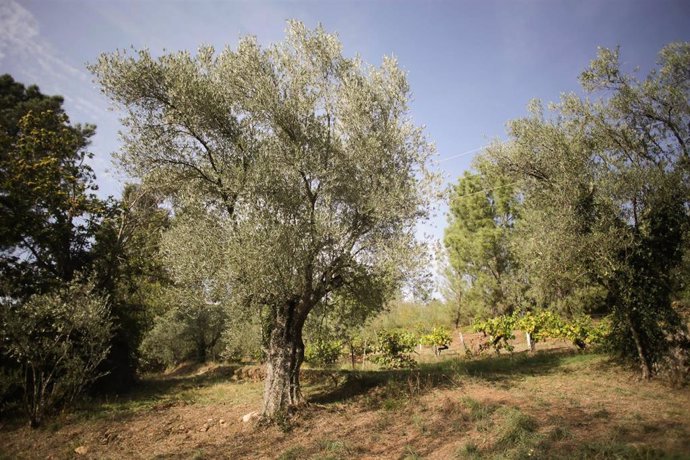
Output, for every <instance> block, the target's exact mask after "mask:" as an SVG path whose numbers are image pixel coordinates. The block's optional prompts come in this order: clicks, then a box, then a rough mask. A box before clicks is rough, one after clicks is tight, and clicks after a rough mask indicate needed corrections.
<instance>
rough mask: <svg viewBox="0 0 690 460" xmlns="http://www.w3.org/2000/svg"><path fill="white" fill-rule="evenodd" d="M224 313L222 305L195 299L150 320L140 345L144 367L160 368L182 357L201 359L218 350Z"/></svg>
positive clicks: (225, 315)
mask: <svg viewBox="0 0 690 460" xmlns="http://www.w3.org/2000/svg"><path fill="white" fill-rule="evenodd" d="M227 320H228V312H227V309H226V307H225V306H224V305H222V304H216V303H206V302H204V301H201V300H198V299H195V300H193V301H190V303H188V304H184V305H180V306H175V307H173V308H172V309H171V310H168V311H167V312H166V313H164V314H163V315H161V316H159V317H157V318H156V319H155V320H154V325H153V328H152V329H151V330H150V331H149V332H148V333H147V334H146V335H145V336H144V340H143V341H142V343H141V346H140V352H141V357H142V361H143V363H142V364H143V365H144V367H146V368H148V369H152V370H160V369H164V368H166V367H171V366H174V365H176V364H179V363H181V362H183V361H186V360H190V359H192V360H195V361H197V362H205V361H207V360H208V359H215V358H216V357H217V356H218V355H219V354H220V351H221V348H222V344H221V340H220V339H221V336H222V334H223V331H224V330H225V329H226V326H227Z"/></svg>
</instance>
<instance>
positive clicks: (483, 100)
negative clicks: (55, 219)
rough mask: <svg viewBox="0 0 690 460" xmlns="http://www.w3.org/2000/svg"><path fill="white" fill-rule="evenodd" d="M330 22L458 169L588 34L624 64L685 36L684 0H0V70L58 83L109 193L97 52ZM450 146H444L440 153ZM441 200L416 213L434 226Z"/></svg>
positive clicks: (569, 75)
mask: <svg viewBox="0 0 690 460" xmlns="http://www.w3.org/2000/svg"><path fill="white" fill-rule="evenodd" d="M290 18H296V19H299V20H302V21H304V22H305V23H306V24H307V25H308V26H310V27H313V26H315V25H317V24H318V23H322V24H323V25H324V27H325V28H326V29H327V30H328V31H330V32H336V33H337V34H338V35H339V36H340V39H341V40H342V42H343V43H344V47H345V52H346V53H347V54H349V55H354V54H355V53H359V54H361V55H362V57H363V58H364V59H365V60H366V61H368V62H370V63H379V62H380V61H381V57H382V56H383V55H390V54H393V55H395V56H396V57H397V58H398V60H399V62H400V65H401V66H402V67H403V68H404V69H406V70H407V71H408V75H409V81H410V84H411V87H412V91H413V93H414V101H413V103H412V115H413V117H414V119H415V120H416V121H417V123H419V124H424V125H426V127H427V131H426V132H427V134H428V136H429V138H430V139H431V140H433V141H434V142H435V143H436V145H437V150H438V159H439V160H440V163H439V167H440V168H441V169H442V170H443V172H444V174H445V176H446V178H447V180H449V181H455V180H456V179H457V177H458V176H459V175H460V174H462V172H463V171H464V170H465V169H468V168H469V167H470V163H471V160H472V157H473V156H474V154H475V153H476V152H477V151H478V149H479V148H480V147H482V146H484V145H486V144H487V143H488V142H489V141H490V140H492V139H496V138H504V137H505V123H506V121H508V120H510V119H513V118H516V117H519V116H522V115H524V114H525V113H526V110H525V107H526V105H527V103H528V102H529V100H530V99H532V98H540V99H542V100H544V101H553V100H557V99H558V98H559V95H560V94H561V93H563V92H571V91H576V90H577V89H578V84H577V76H578V74H579V73H580V72H581V71H582V70H583V69H584V68H585V67H586V66H587V64H588V63H589V61H590V60H591V59H593V58H594V56H595V54H596V49H597V47H598V46H605V47H615V46H617V45H620V46H621V50H622V60H623V62H624V64H625V65H626V66H627V67H628V68H630V69H631V68H632V67H634V66H639V67H640V68H641V69H642V70H643V71H645V70H647V69H649V68H651V67H652V66H653V65H654V63H655V61H656V55H657V52H658V51H659V49H660V48H661V47H662V46H663V45H665V44H666V43H669V42H671V41H681V40H682V41H687V40H690V27H689V26H690V1H670V0H657V1H619V0H609V1H604V0H600V1H589V0H578V1H575V0H573V1H556V0H552V1H545V0H544V1H536V0H534V1H518V0H513V1H508V0H501V1H491V0H488V1H479V0H477V1H455V2H442V1H415V2H412V1H370V2H364V1H357V2H345V1H342V2H340V1H339V2H336V1H321V2H316V1H310V2H297V1H281V2H263V1H253V2H235V1H223V2H221V1H210V0H205V1H196V2H192V1H153V0H150V1H136V2H134V1H117V0H110V1H106V0H91V1H56V0H35V1H15V0H0V73H10V74H12V75H13V76H14V77H15V79H17V80H19V81H21V82H23V83H27V84H28V83H36V84H38V85H39V86H40V87H41V90H42V91H43V92H44V93H48V94H61V95H63V96H65V99H66V107H67V111H68V114H69V115H70V116H71V118H72V119H73V120H74V121H78V122H90V123H95V124H96V125H97V126H98V132H97V135H96V138H95V141H94V144H93V146H92V151H93V152H94V153H95V158H94V161H93V166H94V169H95V171H96V174H97V176H98V181H99V185H100V187H101V193H103V194H104V195H108V194H112V195H118V194H119V190H120V187H121V180H122V178H120V177H118V174H117V171H114V170H113V167H112V165H111V164H110V154H111V153H112V152H115V151H117V150H118V146H119V140H118V134H117V132H118V129H119V123H118V120H117V114H116V113H114V112H112V111H108V110H107V108H108V101H107V100H105V99H104V98H103V97H102V96H101V95H100V93H99V91H98V89H97V88H96V87H95V85H94V83H93V82H92V78H91V76H90V75H89V74H88V72H87V71H86V69H85V65H86V63H90V62H94V61H95V60H96V58H97V56H98V55H99V54H100V53H101V52H107V51H113V50H115V49H117V48H128V47H130V46H134V47H135V48H141V47H148V48H150V49H151V50H152V51H153V52H155V53H159V52H161V51H162V50H163V49H167V50H178V49H190V50H194V49H196V48H197V47H198V46H199V45H200V44H202V43H203V44H212V45H214V46H216V47H217V48H221V47H223V46H225V45H230V46H234V45H235V44H236V43H237V40H238V38H239V37H240V36H242V35H247V34H251V35H256V36H257V37H258V39H259V41H260V42H262V43H264V44H268V43H271V42H275V41H279V40H281V38H282V37H283V32H284V29H285V20H286V19H290ZM449 157H453V158H452V159H449V160H444V159H447V158H449ZM444 225H445V216H443V210H441V212H440V213H439V215H437V216H436V217H435V218H434V219H432V221H431V222H430V223H429V224H428V225H425V226H424V227H423V231H424V232H425V233H428V234H431V235H432V236H433V237H436V238H438V237H440V236H441V235H442V232H443V227H444Z"/></svg>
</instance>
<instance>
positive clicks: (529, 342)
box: [525, 332, 535, 351]
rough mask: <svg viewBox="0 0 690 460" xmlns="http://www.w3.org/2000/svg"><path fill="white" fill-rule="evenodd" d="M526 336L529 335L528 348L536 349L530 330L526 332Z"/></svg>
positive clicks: (530, 349)
mask: <svg viewBox="0 0 690 460" xmlns="http://www.w3.org/2000/svg"><path fill="white" fill-rule="evenodd" d="M525 336H526V337H527V349H528V350H529V351H534V348H535V347H534V343H532V336H530V335H529V332H525Z"/></svg>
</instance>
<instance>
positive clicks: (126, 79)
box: [92, 22, 433, 418]
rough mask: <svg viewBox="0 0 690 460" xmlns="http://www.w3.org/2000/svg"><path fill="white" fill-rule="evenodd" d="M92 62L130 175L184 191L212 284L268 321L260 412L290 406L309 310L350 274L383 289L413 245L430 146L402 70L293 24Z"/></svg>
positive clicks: (401, 271)
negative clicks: (259, 35)
mask: <svg viewBox="0 0 690 460" xmlns="http://www.w3.org/2000/svg"><path fill="white" fill-rule="evenodd" d="M92 71H93V72H94V73H95V75H96V77H97V79H98V81H99V82H100V84H101V86H102V88H103V91H104V92H105V93H106V94H107V95H108V96H109V97H110V98H111V99H112V100H113V101H114V102H115V103H116V104H118V105H119V106H120V107H122V108H123V109H124V110H125V116H124V120H123V123H124V125H125V128H126V133H125V135H124V151H123V153H122V155H121V160H122V164H123V165H124V166H125V167H126V169H127V171H128V172H129V174H131V175H133V176H136V177H140V178H141V179H143V180H144V181H145V182H147V183H149V184H152V183H153V184H156V185H157V186H158V187H159V188H160V189H161V190H162V191H164V192H165V193H166V194H167V195H168V196H169V197H170V198H171V199H172V200H177V202H179V203H188V204H189V203H194V206H196V208H197V209H198V210H199V211H201V213H202V214H203V216H204V217H203V219H204V220H205V221H206V222H211V223H212V225H205V226H202V227H203V228H211V229H212V231H210V234H209V235H207V236H205V235H204V233H203V228H200V229H196V230H195V233H194V235H195V237H196V238H201V239H203V240H204V243H205V246H206V247H209V249H210V250H211V251H213V252H214V253H216V254H219V255H220V256H221V258H222V261H223V263H222V264H220V265H219V267H218V268H217V270H215V271H214V275H213V278H214V280H215V282H216V283H220V284H216V285H215V286H214V289H221V290H223V292H224V293H225V294H226V295H227V296H229V297H230V298H232V299H233V301H234V303H235V304H236V305H240V306H242V307H243V308H244V309H246V310H250V309H261V310H262V312H263V313H262V317H263V318H266V319H267V322H268V324H267V334H266V340H265V347H266V356H267V369H266V373H267V377H266V382H265V392H264V405H263V414H264V416H266V417H267V418H274V417H276V416H278V415H280V414H283V413H284V412H285V411H287V410H288V409H289V408H290V407H292V406H295V405H298V404H300V403H301V402H302V401H303V397H302V394H301V391H300V382H299V369H300V365H301V364H302V361H303V358H304V343H303V340H302V328H303V325H304V322H305V320H306V319H307V316H308V315H309V313H310V312H311V311H312V309H313V308H314V307H315V306H316V305H317V304H319V303H320V302H323V301H324V300H325V299H328V298H329V297H330V296H333V295H336V294H337V293H338V292H339V291H340V290H343V289H348V287H351V286H353V285H357V284H360V283H366V284H368V285H369V286H370V287H371V289H376V290H378V291H380V292H382V293H388V292H389V291H390V290H391V289H393V288H394V287H395V286H398V285H399V283H400V282H401V281H402V280H403V279H404V277H405V276H406V273H407V272H408V269H409V267H410V264H409V261H410V260H412V257H410V256H411V255H413V254H414V253H415V252H416V251H417V250H418V247H417V244H416V243H415V239H414V226H415V223H416V222H417V221H418V219H420V218H422V217H424V216H425V214H426V209H427V208H428V206H427V205H428V203H427V201H428V199H429V197H430V196H431V194H430V188H429V187H430V186H431V184H432V183H433V180H432V179H433V177H432V175H431V174H430V173H429V171H428V169H427V166H426V164H427V160H428V158H429V156H430V155H431V153H432V151H433V148H432V145H431V144H430V143H428V142H427V140H426V139H425V137H424V136H423V133H422V130H421V128H419V127H416V126H415V125H414V124H413V123H412V121H411V118H410V116H409V114H408V101H409V97H410V90H409V86H408V83H407V79H406V77H405V73H404V72H403V71H402V70H401V69H400V68H399V67H398V65H397V63H396V61H395V59H392V58H384V59H383V61H382V63H381V65H380V67H373V66H370V65H366V64H364V63H363V62H362V61H361V59H360V58H358V57H355V58H347V57H345V56H344V55H343V53H342V45H341V43H340V42H339V40H338V38H337V37H336V36H334V35H330V34H328V33H326V32H325V31H324V30H322V29H321V28H318V29H316V30H313V31H310V30H308V29H306V28H305V26H304V25H302V24H301V23H299V22H289V24H288V28H287V36H286V39H285V40H284V42H282V43H278V44H275V45H273V46H270V47H266V48H264V47H261V46H260V45H259V44H258V43H257V41H256V39H254V38H252V37H247V38H244V39H242V40H241V41H240V42H239V44H238V46H237V48H236V49H231V48H229V47H228V48H225V49H224V50H223V51H222V52H220V53H216V52H215V51H214V49H213V48H211V47H202V48H200V49H199V50H198V52H197V53H196V54H194V55H193V54H191V53H189V52H177V53H170V54H165V55H162V56H160V57H157V58H156V57H153V56H152V55H151V54H150V53H149V52H148V51H145V50H143V51H138V52H136V54H135V55H129V54H127V53H125V52H115V53H112V54H105V55H102V56H101V57H100V58H99V60H98V62H97V63H96V64H94V65H93V66H92ZM182 240H184V238H182ZM197 257H198V258H201V259H203V258H204V257H205V254H203V253H199V254H197ZM370 298H372V299H379V298H381V297H380V296H370Z"/></svg>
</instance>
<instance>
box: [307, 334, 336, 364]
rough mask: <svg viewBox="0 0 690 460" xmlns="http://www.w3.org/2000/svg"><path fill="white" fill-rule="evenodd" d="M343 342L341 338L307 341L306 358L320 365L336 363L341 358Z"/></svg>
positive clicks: (309, 361)
mask: <svg viewBox="0 0 690 460" xmlns="http://www.w3.org/2000/svg"><path fill="white" fill-rule="evenodd" d="M342 350H343V344H342V342H341V341H340V340H319V339H317V340H313V341H311V342H309V343H307V346H306V349H305V351H304V359H305V361H306V362H308V363H312V364H316V365H319V366H329V365H332V364H335V363H336V362H337V361H338V358H340V355H341V353H342Z"/></svg>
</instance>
